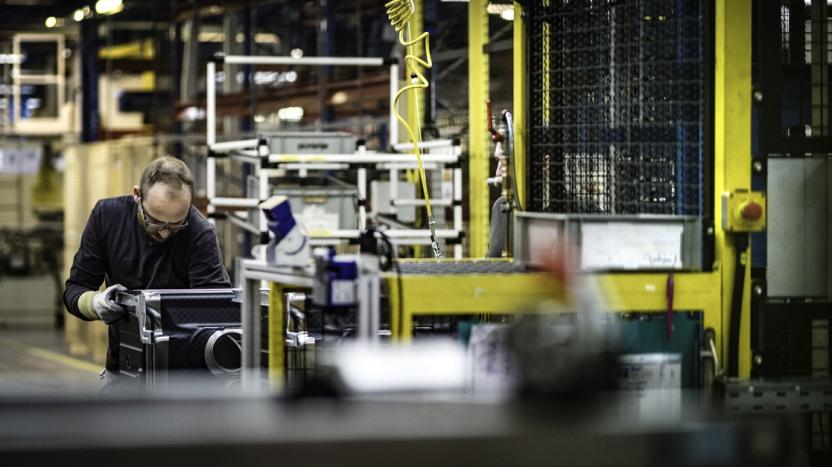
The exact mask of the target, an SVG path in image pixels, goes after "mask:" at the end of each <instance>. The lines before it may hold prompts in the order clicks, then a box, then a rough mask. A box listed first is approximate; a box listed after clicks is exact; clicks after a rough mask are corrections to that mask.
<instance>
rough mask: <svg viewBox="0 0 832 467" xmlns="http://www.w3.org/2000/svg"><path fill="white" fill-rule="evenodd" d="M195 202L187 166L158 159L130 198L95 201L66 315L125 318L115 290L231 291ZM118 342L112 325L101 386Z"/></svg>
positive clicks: (114, 367) (113, 367) (113, 365)
mask: <svg viewBox="0 0 832 467" xmlns="http://www.w3.org/2000/svg"><path fill="white" fill-rule="evenodd" d="M193 197H194V180H193V176H192V175H191V172H190V170H188V167H187V166H186V165H185V164H184V163H183V162H182V161H180V160H178V159H174V158H172V157H162V158H159V159H156V160H154V161H153V162H151V163H150V164H149V165H148V166H147V167H146V168H145V170H144V173H143V174H142V178H141V180H140V182H139V185H137V186H135V187H133V196H129V195H127V196H119V197H116V198H107V199H103V200H100V201H99V202H98V203H96V205H95V207H94V208H93V210H92V213H91V214H90V217H89V220H87V225H86V227H85V228H84V233H83V236H82V237H81V246H80V247H79V248H78V252H77V253H76V254H75V258H74V259H73V261H72V269H71V270H70V273H69V279H67V281H66V287H65V289H64V304H66V308H67V310H69V312H70V313H72V314H73V315H75V316H77V317H79V318H81V319H83V320H85V321H92V320H101V321H104V322H105V323H107V324H113V323H116V322H118V321H119V320H120V319H122V318H123V317H124V314H125V313H126V311H125V310H124V309H123V308H122V307H121V306H120V305H119V304H117V303H116V302H115V295H116V292H118V291H123V290H134V289H199V288H228V287H231V282H230V280H229V279H228V273H227V272H226V271H225V267H224V266H223V261H222V254H221V253H220V249H219V245H218V243H217V236H216V233H215V231H214V227H213V226H212V225H211V223H209V222H208V221H207V220H206V219H205V218H204V217H202V215H201V214H200V213H199V211H197V210H196V209H195V208H194V207H193V206H191V202H192V201H193ZM102 282H104V284H105V285H106V289H105V290H104V291H100V292H99V289H100V288H101V283H102ZM118 343H119V338H118V332H117V329H116V327H115V326H110V329H109V349H108V351H107V367H106V370H107V371H106V377H105V380H107V382H110V381H111V380H112V379H114V378H115V376H116V375H117V374H118Z"/></svg>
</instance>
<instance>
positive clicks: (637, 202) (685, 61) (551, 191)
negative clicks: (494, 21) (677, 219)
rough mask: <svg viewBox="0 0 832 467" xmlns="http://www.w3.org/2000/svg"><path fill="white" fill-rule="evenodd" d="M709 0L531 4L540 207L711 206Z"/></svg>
mask: <svg viewBox="0 0 832 467" xmlns="http://www.w3.org/2000/svg"><path fill="white" fill-rule="evenodd" d="M703 3H704V2H703V0H649V1H648V0H600V1H599V0H571V1H565V0H560V1H558V0H536V1H531V2H529V7H528V15H527V18H528V31H529V38H528V40H529V44H528V50H529V57H528V63H529V80H530V82H529V89H530V95H529V109H530V115H529V120H530V129H529V131H530V134H529V144H530V147H529V154H530V160H529V210H532V211H551V212H561V213H609V214H645V213H652V214H672V215H699V216H701V215H703V189H702V186H703V173H704V168H703V164H704V160H705V158H704V155H703V153H704V144H703V141H704V132H705V122H704V117H705V94H704V90H705V84H704V80H705V79H704V61H705V13H704V4H703Z"/></svg>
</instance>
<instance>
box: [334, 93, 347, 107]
mask: <svg viewBox="0 0 832 467" xmlns="http://www.w3.org/2000/svg"><path fill="white" fill-rule="evenodd" d="M348 100H349V96H347V93H345V92H344V91H338V92H336V93H335V94H333V95H332V101H331V102H332V105H342V104H346V103H347V101H348Z"/></svg>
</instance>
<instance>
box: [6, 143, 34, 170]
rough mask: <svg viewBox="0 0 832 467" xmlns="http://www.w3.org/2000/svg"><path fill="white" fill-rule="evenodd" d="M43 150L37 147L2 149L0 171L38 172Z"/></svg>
mask: <svg viewBox="0 0 832 467" xmlns="http://www.w3.org/2000/svg"><path fill="white" fill-rule="evenodd" d="M42 152H43V151H42V150H41V149H40V148H37V147H23V148H5V149H3V150H0V172H3V173H8V174H18V173H20V174H26V173H29V174H31V173H36V172H37V171H38V168H39V167H40V158H41V154H42Z"/></svg>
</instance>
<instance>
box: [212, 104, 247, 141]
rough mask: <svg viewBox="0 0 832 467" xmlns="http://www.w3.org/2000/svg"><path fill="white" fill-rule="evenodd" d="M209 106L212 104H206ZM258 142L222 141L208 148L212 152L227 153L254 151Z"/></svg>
mask: <svg viewBox="0 0 832 467" xmlns="http://www.w3.org/2000/svg"><path fill="white" fill-rule="evenodd" d="M208 105H209V106H210V105H212V104H210V103H209V104H208ZM258 143H259V140H257V139H241V140H238V141H223V142H222V143H211V144H210V145H209V147H210V148H211V150H212V151H214V152H228V151H233V150H236V149H256V148H257V144H258Z"/></svg>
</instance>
